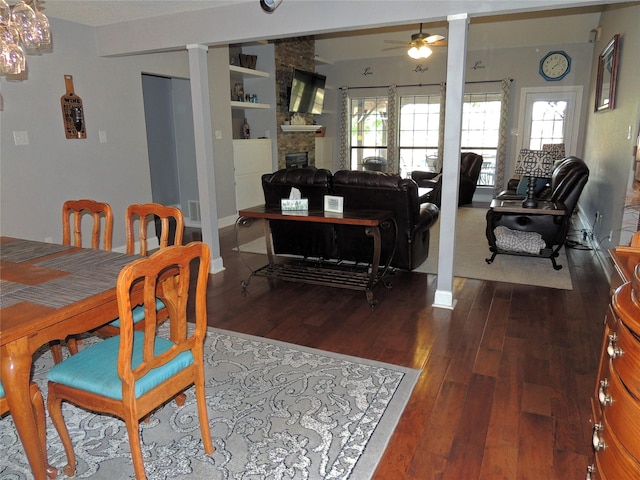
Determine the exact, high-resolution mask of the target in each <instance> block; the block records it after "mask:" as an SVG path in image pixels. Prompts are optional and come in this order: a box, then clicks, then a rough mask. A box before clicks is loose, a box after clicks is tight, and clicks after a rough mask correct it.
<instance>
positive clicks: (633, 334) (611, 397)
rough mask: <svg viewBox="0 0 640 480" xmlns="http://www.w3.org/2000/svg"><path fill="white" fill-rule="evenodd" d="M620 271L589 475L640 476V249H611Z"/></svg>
mask: <svg viewBox="0 0 640 480" xmlns="http://www.w3.org/2000/svg"><path fill="white" fill-rule="evenodd" d="M611 257H612V259H613V261H614V263H615V266H616V270H617V278H616V277H615V276H614V278H613V279H612V282H611V287H612V289H613V294H612V296H611V304H610V305H609V308H608V311H607V314H606V316H605V322H606V323H605V332H604V339H603V342H602V351H601V356H600V367H599V371H598V379H597V381H596V388H595V392H594V395H593V397H592V399H591V408H592V413H593V425H594V426H593V432H592V442H593V449H594V457H593V463H592V464H591V465H590V466H589V469H588V473H587V477H586V478H587V480H605V479H606V480H638V479H640V248H632V247H619V248H617V249H615V250H612V251H611Z"/></svg>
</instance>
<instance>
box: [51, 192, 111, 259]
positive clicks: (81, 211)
mask: <svg viewBox="0 0 640 480" xmlns="http://www.w3.org/2000/svg"><path fill="white" fill-rule="evenodd" d="M86 213H90V214H91V216H92V218H93V228H92V230H91V248H100V231H101V224H102V218H104V236H103V242H102V243H103V247H102V249H103V250H111V238H112V236H113V212H112V210H111V206H110V205H109V204H108V203H104V202H96V201H95V200H88V199H83V200H67V201H66V202H64V204H63V205H62V244H63V245H71V230H72V227H71V224H70V221H69V217H70V216H73V245H75V246H76V247H82V217H83V215H85V214H86Z"/></svg>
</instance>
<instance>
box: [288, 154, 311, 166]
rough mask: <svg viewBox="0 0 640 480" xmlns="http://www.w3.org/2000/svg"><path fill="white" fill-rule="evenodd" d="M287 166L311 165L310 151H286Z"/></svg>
mask: <svg viewBox="0 0 640 480" xmlns="http://www.w3.org/2000/svg"><path fill="white" fill-rule="evenodd" d="M284 158H285V167H286V168H304V167H308V166H309V152H295V153H285V155H284Z"/></svg>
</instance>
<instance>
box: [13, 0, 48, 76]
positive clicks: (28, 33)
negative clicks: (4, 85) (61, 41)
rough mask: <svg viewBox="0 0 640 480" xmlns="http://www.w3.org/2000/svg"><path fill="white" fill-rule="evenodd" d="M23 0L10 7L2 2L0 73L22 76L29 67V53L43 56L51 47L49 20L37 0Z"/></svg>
mask: <svg viewBox="0 0 640 480" xmlns="http://www.w3.org/2000/svg"><path fill="white" fill-rule="evenodd" d="M29 3H31V4H32V5H33V7H32V6H30V5H27V3H25V0H20V1H19V2H18V3H16V4H15V5H13V6H9V4H8V3H7V2H6V0H0V71H1V72H2V74H3V75H20V74H21V73H23V72H24V71H25V70H26V68H27V60H26V54H27V53H28V54H30V55H40V53H41V51H40V49H41V48H42V47H45V46H48V45H50V44H51V29H50V28H49V20H48V19H47V17H46V16H45V15H44V13H42V12H41V11H40V10H38V5H37V0H29Z"/></svg>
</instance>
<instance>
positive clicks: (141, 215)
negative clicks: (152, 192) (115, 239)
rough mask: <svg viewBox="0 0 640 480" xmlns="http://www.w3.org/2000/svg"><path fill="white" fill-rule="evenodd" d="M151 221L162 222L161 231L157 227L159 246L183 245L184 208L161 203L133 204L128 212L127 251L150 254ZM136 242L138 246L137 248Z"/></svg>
mask: <svg viewBox="0 0 640 480" xmlns="http://www.w3.org/2000/svg"><path fill="white" fill-rule="evenodd" d="M149 221H154V222H160V223H159V225H160V231H159V232H158V231H157V228H156V232H157V234H158V237H159V238H158V241H159V248H164V247H167V246H169V245H182V236H183V235H184V216H183V215H182V210H180V209H179V208H178V207H171V206H167V205H161V204H159V203H144V204H133V205H129V206H128V207H127V214H126V222H127V223H126V234H127V253H131V254H139V255H144V256H146V255H148V254H149V244H148V239H147V227H148V222H149ZM136 224H137V225H138V228H137V229H136V228H135V226H136ZM174 224H175V227H174ZM136 230H137V232H138V233H137V235H136V233H135V232H136ZM136 244H137V245H138V248H136Z"/></svg>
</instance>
